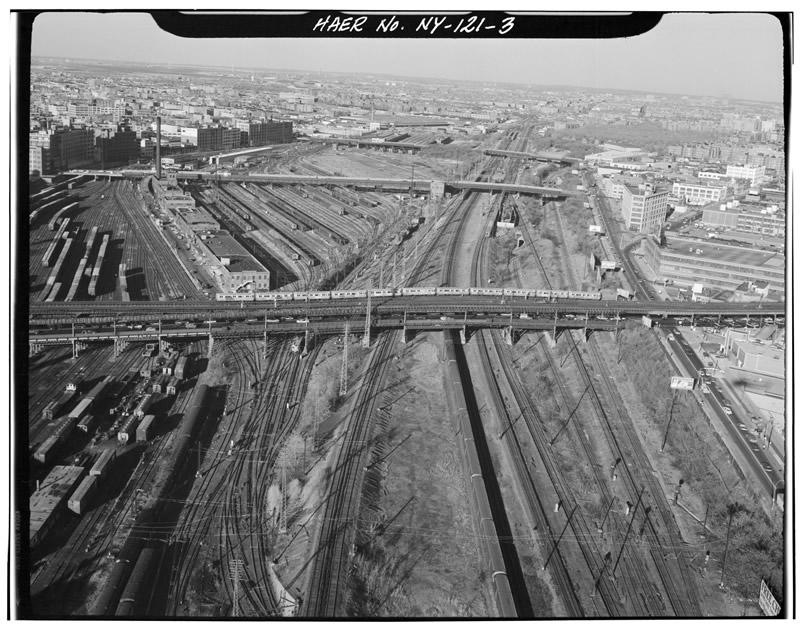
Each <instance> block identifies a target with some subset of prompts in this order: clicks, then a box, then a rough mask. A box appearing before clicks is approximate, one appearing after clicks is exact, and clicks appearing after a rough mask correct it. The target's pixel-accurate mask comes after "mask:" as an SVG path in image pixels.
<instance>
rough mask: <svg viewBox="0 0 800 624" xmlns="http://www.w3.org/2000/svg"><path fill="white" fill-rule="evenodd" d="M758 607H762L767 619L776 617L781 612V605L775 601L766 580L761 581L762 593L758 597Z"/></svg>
mask: <svg viewBox="0 0 800 624" xmlns="http://www.w3.org/2000/svg"><path fill="white" fill-rule="evenodd" d="M758 606H759V607H761V610H762V611H763V612H764V615H766V616H767V617H775V616H776V615H778V613H780V612H781V605H779V604H778V601H777V600H775V596H773V595H772V592H771V591H770V590H769V587H767V584H766V583H765V582H764V579H761V593H760V594H759V596H758Z"/></svg>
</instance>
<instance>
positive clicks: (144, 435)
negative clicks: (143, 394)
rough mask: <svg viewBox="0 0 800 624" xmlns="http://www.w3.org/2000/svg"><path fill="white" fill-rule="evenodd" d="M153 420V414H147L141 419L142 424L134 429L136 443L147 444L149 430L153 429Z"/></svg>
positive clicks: (149, 434) (149, 435)
mask: <svg viewBox="0 0 800 624" xmlns="http://www.w3.org/2000/svg"><path fill="white" fill-rule="evenodd" d="M155 418H156V417H155V415H154V414H148V415H147V416H145V417H144V418H143V419H142V422H141V423H139V426H138V427H136V441H137V442H147V441H148V440H149V439H150V437H151V433H150V430H151V429H152V428H153V421H154V420H155Z"/></svg>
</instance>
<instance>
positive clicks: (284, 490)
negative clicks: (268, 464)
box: [278, 450, 289, 533]
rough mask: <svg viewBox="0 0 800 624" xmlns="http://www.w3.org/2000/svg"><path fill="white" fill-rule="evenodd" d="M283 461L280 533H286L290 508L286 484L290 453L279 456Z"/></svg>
mask: <svg viewBox="0 0 800 624" xmlns="http://www.w3.org/2000/svg"><path fill="white" fill-rule="evenodd" d="M278 457H279V459H282V460H283V461H281V519H280V525H279V528H278V531H279V532H280V533H286V516H287V515H288V514H287V512H288V509H287V508H288V507H289V493H288V492H287V484H286V463H287V461H288V459H289V458H288V453H286V452H285V450H284V451H281V454H280V455H279V456H278Z"/></svg>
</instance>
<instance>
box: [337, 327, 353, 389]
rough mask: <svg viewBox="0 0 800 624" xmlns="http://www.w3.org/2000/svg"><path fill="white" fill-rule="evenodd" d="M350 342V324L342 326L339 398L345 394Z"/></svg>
mask: <svg viewBox="0 0 800 624" xmlns="http://www.w3.org/2000/svg"><path fill="white" fill-rule="evenodd" d="M349 341H350V324H349V323H345V324H344V350H343V352H342V370H341V373H340V374H339V396H344V395H345V394H347V343H348V342H349Z"/></svg>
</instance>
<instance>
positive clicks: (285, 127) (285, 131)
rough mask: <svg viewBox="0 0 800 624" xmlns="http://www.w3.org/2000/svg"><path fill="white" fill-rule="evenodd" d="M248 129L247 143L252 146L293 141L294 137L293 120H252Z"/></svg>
mask: <svg viewBox="0 0 800 624" xmlns="http://www.w3.org/2000/svg"><path fill="white" fill-rule="evenodd" d="M246 131H247V144H248V145H249V146H250V147H258V146H260V145H272V144H275V143H291V142H292V139H293V138H294V132H293V128H292V122H291V121H267V122H258V123H253V122H250V123H249V124H248V126H247V129H246Z"/></svg>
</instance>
